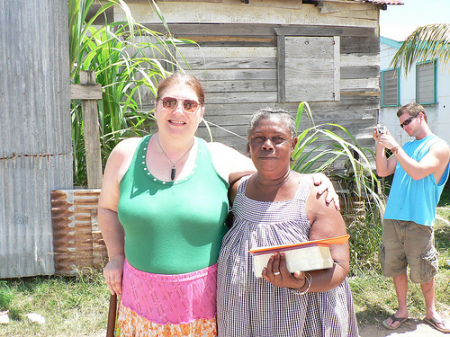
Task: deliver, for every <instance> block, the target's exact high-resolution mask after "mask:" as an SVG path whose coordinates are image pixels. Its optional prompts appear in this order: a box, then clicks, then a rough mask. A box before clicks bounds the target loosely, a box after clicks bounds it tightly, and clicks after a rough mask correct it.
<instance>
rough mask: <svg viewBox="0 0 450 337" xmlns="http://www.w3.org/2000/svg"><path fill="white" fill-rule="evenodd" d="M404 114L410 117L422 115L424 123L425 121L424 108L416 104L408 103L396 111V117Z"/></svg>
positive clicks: (425, 113)
mask: <svg viewBox="0 0 450 337" xmlns="http://www.w3.org/2000/svg"><path fill="white" fill-rule="evenodd" d="M404 113H407V114H408V115H410V116H415V115H418V114H419V113H423V117H424V119H425V122H428V121H427V112H426V111H425V108H424V107H423V106H421V105H420V104H417V103H408V104H405V105H404V106H402V107H401V108H400V109H398V111H397V117H400V116H401V115H403V114H404Z"/></svg>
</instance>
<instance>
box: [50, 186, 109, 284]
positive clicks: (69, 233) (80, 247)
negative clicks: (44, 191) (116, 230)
mask: <svg viewBox="0 0 450 337" xmlns="http://www.w3.org/2000/svg"><path fill="white" fill-rule="evenodd" d="M99 194H100V190H55V191H52V218H53V244H54V254H55V273H56V274H58V275H71V274H78V273H79V272H81V271H86V270H89V269H91V268H93V269H101V268H103V267H104V265H105V264H106V261H107V256H108V255H107V252H106V246H105V243H104V241H103V237H102V235H101V232H100V227H99V226H98V217H97V213H98V196H99Z"/></svg>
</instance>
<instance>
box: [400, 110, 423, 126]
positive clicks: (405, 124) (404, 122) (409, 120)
mask: <svg viewBox="0 0 450 337" xmlns="http://www.w3.org/2000/svg"><path fill="white" fill-rule="evenodd" d="M419 113H420V112H419ZM417 116H419V114H418V113H417V114H415V115H414V116H411V117H409V118H408V119H405V120H404V121H403V123H400V127H401V128H402V129H403V127H404V126H407V125H408V124H409V123H411V122H412V120H413V119H414V118H416V117H417Z"/></svg>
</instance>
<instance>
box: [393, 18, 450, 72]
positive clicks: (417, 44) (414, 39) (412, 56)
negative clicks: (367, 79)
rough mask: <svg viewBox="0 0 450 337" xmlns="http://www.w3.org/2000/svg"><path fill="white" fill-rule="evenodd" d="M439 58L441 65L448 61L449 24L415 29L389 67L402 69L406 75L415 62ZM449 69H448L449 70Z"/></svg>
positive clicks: (449, 47) (449, 49)
mask: <svg viewBox="0 0 450 337" xmlns="http://www.w3.org/2000/svg"><path fill="white" fill-rule="evenodd" d="M434 58H440V60H441V64H442V65H448V64H449V60H450V24H449V23H440V24H432V25H427V26H423V27H419V28H417V29H416V30H415V31H414V32H413V33H412V34H411V35H409V36H408V37H407V38H406V40H405V41H404V42H403V44H402V45H401V47H400V49H399V50H398V51H397V53H396V54H395V55H394V57H393V59H392V61H391V64H390V67H393V68H397V67H400V68H403V69H404V70H405V74H407V73H408V72H409V71H410V70H411V68H412V66H413V65H414V63H415V62H423V61H426V60H432V59H434ZM449 69H450V68H449Z"/></svg>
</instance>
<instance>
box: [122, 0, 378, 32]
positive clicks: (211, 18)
mask: <svg viewBox="0 0 450 337" xmlns="http://www.w3.org/2000/svg"><path fill="white" fill-rule="evenodd" d="M286 4H287V3H283V2H280V1H274V2H272V4H271V5H270V3H269V2H267V1H266V0H265V1H264V2H261V3H259V4H258V3H255V1H254V0H252V1H250V4H243V3H241V2H239V1H227V2H224V3H222V4H220V3H219V4H218V3H187V2H159V3H158V6H159V8H160V9H161V12H162V13H164V18H165V20H166V22H167V23H168V24H169V26H170V24H171V23H186V22H191V23H198V22H202V23H244V24H247V23H260V22H261V20H264V23H267V24H280V25H298V24H302V25H320V24H323V25H326V26H361V27H377V26H378V21H377V20H372V19H368V18H367V17H368V15H366V14H365V13H364V11H361V13H362V14H361V16H360V17H355V18H341V17H335V16H332V15H321V14H320V13H319V12H318V9H317V8H316V7H315V6H314V5H313V4H302V3H301V2H300V1H290V2H289V4H291V5H292V7H291V8H282V7H285V6H286ZM340 5H341V6H342V10H343V11H346V10H351V9H356V8H366V9H367V11H373V12H376V13H378V8H377V5H376V4H362V3H355V2H352V3H341V4H340ZM364 6H365V7H364ZM268 7H270V8H268ZM130 8H131V12H132V15H133V17H134V19H135V20H136V21H137V22H142V23H160V19H159V17H158V16H157V14H156V13H155V12H154V11H153V10H152V6H149V5H148V3H147V4H141V3H135V4H132V3H130ZM186 13H189V14H190V15H186ZM230 13H239V15H230ZM114 18H115V20H118V21H120V20H124V19H125V18H124V13H122V12H121V11H120V10H119V9H115V12H114Z"/></svg>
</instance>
